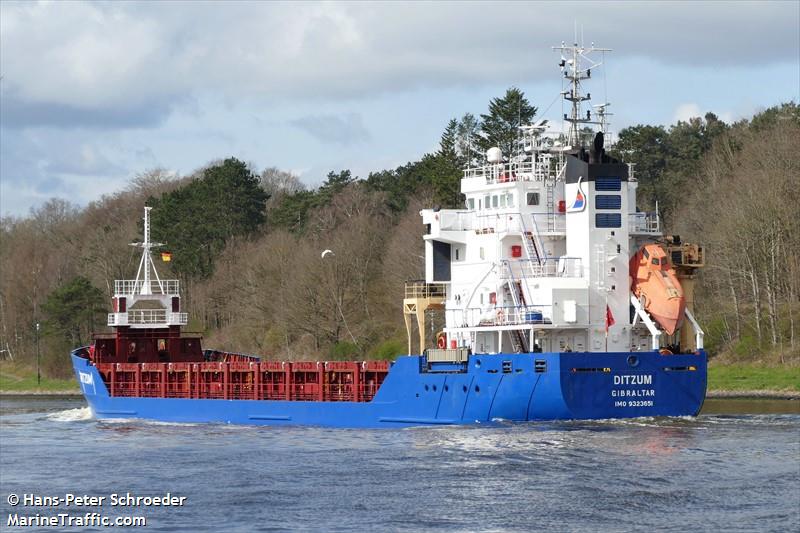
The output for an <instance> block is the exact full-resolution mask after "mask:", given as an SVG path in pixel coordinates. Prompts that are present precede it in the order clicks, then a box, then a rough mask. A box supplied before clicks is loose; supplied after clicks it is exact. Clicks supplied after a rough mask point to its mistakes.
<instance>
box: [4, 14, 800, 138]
mask: <svg viewBox="0 0 800 533" xmlns="http://www.w3.org/2000/svg"><path fill="white" fill-rule="evenodd" d="M576 8H579V9H576ZM799 9H800V7H798V4H797V3H779V2H776V3H741V2H738V3H728V4H725V7H724V9H720V4H718V3H715V2H710V3H698V2H694V3H632V2H625V3H600V2H597V3H594V2H591V3H583V4H580V5H578V4H574V3H568V4H561V3H539V2H535V3H463V4H457V5H456V4H451V3H410V4H400V3H376V4H367V3H319V4H317V3H272V2H263V3H257V2H256V3H250V2H247V3H225V4H215V3H204V2H197V3H188V2H179V3H121V2H120V3H113V2H111V3H97V2H93V3H80V2H52V3H49V2H48V3H26V2H19V3H10V2H3V3H2V4H0V10H2V13H1V14H2V16H1V17H0V20H1V21H2V22H0V24H1V25H0V29H1V30H2V31H1V32H0V33H1V34H2V37H1V38H0V40H1V41H2V42H0V44H1V45H2V46H0V63H1V64H2V65H3V73H2V74H3V82H2V91H3V92H2V95H3V99H4V100H6V107H7V108H8V107H9V106H11V107H17V108H19V112H17V113H14V109H11V110H10V111H11V113H10V115H9V116H10V117H11V119H8V118H7V119H4V120H5V122H6V126H9V125H14V126H19V127H21V126H24V125H26V120H28V121H29V122H28V123H30V124H34V125H35V124H42V123H46V121H47V119H48V117H52V119H51V120H52V123H56V124H58V121H59V120H61V121H62V122H66V123H68V122H69V121H77V122H80V120H81V118H84V123H85V124H86V125H90V126H94V127H97V126H98V125H102V124H103V120H104V119H105V120H107V123H108V124H110V125H116V124H119V125H121V126H125V127H130V126H153V125H156V124H158V123H159V121H160V120H163V117H164V116H165V115H167V114H169V113H170V112H171V111H172V109H173V108H174V105H175V103H176V102H177V101H178V100H180V99H181V98H183V99H186V98H189V97H191V95H193V94H196V93H197V92H198V91H201V92H202V91H211V92H220V93H223V94H225V95H226V96H227V97H229V98H241V97H260V98H263V99H270V100H274V99H284V100H287V99H288V100H292V99H294V100H296V99H298V98H315V99H319V98H326V99H330V98H345V99H349V98H357V97H360V96H363V95H370V94H376V93H380V92H392V91H405V90H409V89H412V88H415V87H420V86H423V87H453V86H457V85H462V84H475V83H479V84H481V83H482V84H490V83H493V82H496V80H498V79H502V80H513V81H514V82H518V83H519V82H524V81H531V80H536V79H540V78H542V77H545V76H546V77H549V76H550V73H551V67H552V64H553V62H554V61H555V60H556V57H555V55H554V54H553V53H552V52H551V51H550V50H549V49H548V48H544V47H542V45H543V44H546V45H550V44H558V43H560V42H561V41H562V40H563V39H564V38H565V36H566V37H567V39H568V40H569V35H570V33H571V30H572V26H573V21H574V19H575V12H576V11H579V12H580V15H581V17H582V18H583V20H584V26H585V29H584V33H585V34H586V35H587V36H591V39H593V40H594V41H595V42H597V43H598V44H601V45H604V46H610V47H612V48H615V52H614V57H615V60H616V59H617V58H619V59H624V58H630V57H647V58H649V59H650V60H654V61H657V62H662V63H665V64H680V65H694V66H698V65H700V66H703V65H714V66H718V67H724V66H726V65H741V64H755V63H764V62H776V61H777V62H790V61H796V55H797V41H798V26H797V19H798V16H800V12H799V11H798V10H799ZM543 17H546V21H547V22H546V23H545V21H544V18H543ZM710 21H713V26H709V24H710ZM713 28H725V31H718V32H715V30H713ZM532 36H535V43H534V42H533V39H532ZM676 36H680V37H679V38H676ZM710 42H713V46H712V45H710V44H709V43H710ZM753 43H759V46H753ZM763 50H770V53H769V54H765V53H764V52H763ZM37 106H38V107H39V109H38V112H37ZM10 122H13V124H10Z"/></svg>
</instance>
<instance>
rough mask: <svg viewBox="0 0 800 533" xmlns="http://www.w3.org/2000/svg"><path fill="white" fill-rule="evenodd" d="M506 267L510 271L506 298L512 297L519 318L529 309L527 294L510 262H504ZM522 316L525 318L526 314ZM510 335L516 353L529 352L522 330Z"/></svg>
mask: <svg viewBox="0 0 800 533" xmlns="http://www.w3.org/2000/svg"><path fill="white" fill-rule="evenodd" d="M504 265H505V268H506V270H507V271H508V276H507V280H506V283H505V285H504V286H503V288H504V289H505V291H504V292H505V293H504V297H506V298H509V297H510V299H511V301H512V302H513V303H514V308H515V309H516V310H517V314H518V315H517V316H519V312H520V311H522V312H523V313H525V312H526V311H527V309H528V306H527V303H526V302H525V294H524V292H523V291H522V282H521V281H517V280H516V278H515V277H514V271H513V269H512V268H511V264H510V263H509V262H508V261H504ZM522 316H523V317H525V315H524V314H523V315H522ZM523 322H524V320H523ZM508 333H509V336H510V337H511V346H512V347H513V348H514V351H515V352H516V353H524V352H527V351H528V348H527V342H526V340H525V336H524V335H523V333H522V332H521V331H520V330H518V329H512V330H510V331H509V332H508Z"/></svg>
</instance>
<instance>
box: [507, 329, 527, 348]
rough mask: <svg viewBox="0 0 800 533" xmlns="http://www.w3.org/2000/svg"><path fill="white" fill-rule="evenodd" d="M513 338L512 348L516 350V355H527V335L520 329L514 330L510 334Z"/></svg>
mask: <svg viewBox="0 0 800 533" xmlns="http://www.w3.org/2000/svg"><path fill="white" fill-rule="evenodd" d="M508 333H509V334H510V335H509V336H510V337H511V347H512V348H514V352H515V353H526V352H527V351H528V347H527V344H528V343H527V342H526V339H525V334H524V333H523V332H522V331H521V330H518V329H512V330H511V331H509V332H508Z"/></svg>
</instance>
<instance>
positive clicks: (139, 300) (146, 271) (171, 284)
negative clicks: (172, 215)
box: [108, 207, 189, 329]
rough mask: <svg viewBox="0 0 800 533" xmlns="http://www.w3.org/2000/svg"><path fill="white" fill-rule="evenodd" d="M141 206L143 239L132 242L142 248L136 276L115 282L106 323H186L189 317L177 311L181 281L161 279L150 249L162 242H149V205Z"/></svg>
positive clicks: (157, 325)
mask: <svg viewBox="0 0 800 533" xmlns="http://www.w3.org/2000/svg"><path fill="white" fill-rule="evenodd" d="M144 209H145V211H144V242H141V243H132V244H131V246H136V247H138V248H142V257H141V260H140V261H139V269H138V271H137V272H136V279H118V280H115V281H114V299H113V312H112V313H109V314H108V325H109V326H112V327H116V328H119V327H129V328H135V329H140V328H169V327H171V326H185V325H186V324H187V323H188V320H189V316H188V314H187V313H182V312H181V311H180V283H179V281H178V280H177V279H161V278H160V277H159V276H158V271H157V270H156V267H155V264H154V263H153V258H152V257H151V255H150V250H151V249H152V248H155V247H158V246H161V243H154V242H151V241H150V210H151V209H152V208H151V207H145V208H144Z"/></svg>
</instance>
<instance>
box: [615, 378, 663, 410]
mask: <svg viewBox="0 0 800 533" xmlns="http://www.w3.org/2000/svg"><path fill="white" fill-rule="evenodd" d="M613 383H614V385H616V387H614V388H613V389H611V397H612V398H614V407H653V398H654V397H655V395H656V391H655V389H652V388H650V387H642V388H639V387H636V388H634V387H630V386H631V385H650V386H652V385H653V375H652V374H619V375H615V376H614V381H613ZM620 386H622V387H624V388H621V387H620Z"/></svg>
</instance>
